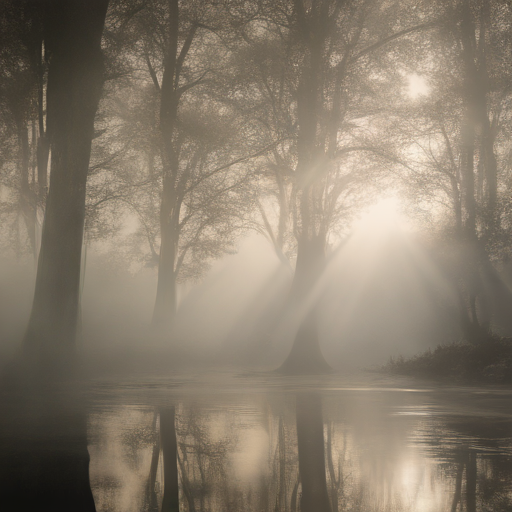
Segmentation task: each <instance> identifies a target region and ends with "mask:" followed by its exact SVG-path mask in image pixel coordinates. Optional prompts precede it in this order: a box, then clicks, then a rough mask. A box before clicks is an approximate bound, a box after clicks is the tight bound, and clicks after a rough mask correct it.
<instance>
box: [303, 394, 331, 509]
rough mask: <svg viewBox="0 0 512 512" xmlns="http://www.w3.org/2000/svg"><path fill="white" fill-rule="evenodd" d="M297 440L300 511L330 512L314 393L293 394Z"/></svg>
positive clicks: (319, 410) (318, 408)
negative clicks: (295, 397)
mask: <svg viewBox="0 0 512 512" xmlns="http://www.w3.org/2000/svg"><path fill="white" fill-rule="evenodd" d="M297 443H298V450H299V472H300V480H301V484H302V497H301V500H300V510H301V512H331V505H330V503H329V495H328V492H327V479H326V476H325V455H324V452H325V447H324V424H323V419H322V403H321V401H320V397H319V396H317V395H313V394H299V395H297Z"/></svg>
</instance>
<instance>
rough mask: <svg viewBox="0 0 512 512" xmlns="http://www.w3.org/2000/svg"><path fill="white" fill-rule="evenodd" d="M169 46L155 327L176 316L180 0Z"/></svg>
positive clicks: (174, 1) (173, 3)
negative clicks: (176, 144) (175, 135)
mask: <svg viewBox="0 0 512 512" xmlns="http://www.w3.org/2000/svg"><path fill="white" fill-rule="evenodd" d="M169 7H170V13H169V16H170V18H169V45H168V48H167V53H166V55H165V58H164V74H163V77H162V87H161V89H160V94H161V97H160V135H161V155H162V166H163V190H162V202H161V206H160V235H161V244H160V257H159V261H158V285H157V292H156V301H155V308H154V310H153V323H154V324H165V323H170V322H172V320H173V318H174V315H175V313H176V275H175V265H176V252H177V248H178V237H179V215H180V202H179V201H178V194H177V184H178V171H179V158H178V155H177V151H176V148H175V147H174V140H173V138H174V133H175V127H176V121H177V118H178V105H179V92H178V80H179V76H176V75H177V65H178V29H179V5H178V0H169Z"/></svg>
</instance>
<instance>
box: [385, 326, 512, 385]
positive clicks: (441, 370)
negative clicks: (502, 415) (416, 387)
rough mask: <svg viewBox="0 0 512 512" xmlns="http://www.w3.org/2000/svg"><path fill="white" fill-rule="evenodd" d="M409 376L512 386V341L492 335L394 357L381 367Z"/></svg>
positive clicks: (393, 373)
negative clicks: (416, 353) (412, 354)
mask: <svg viewBox="0 0 512 512" xmlns="http://www.w3.org/2000/svg"><path fill="white" fill-rule="evenodd" d="M381 370H382V371H384V372H386V373H389V374H392V375H407V376H412V377H420V378H427V379H429V380H436V381H443V382H452V383H453V382H456V383H460V384H497V385H507V386H510V385H512V338H503V337H499V336H496V335H490V336H489V337H488V338H487V339H486V340H485V341H483V342H481V343H478V344H470V343H467V342H454V343H451V344H448V345H438V346H437V347H436V348H435V349H429V350H427V351H426V352H423V353H422V354H419V355H416V356H414V357H411V358H409V359H405V358H403V357H402V356H399V357H397V358H390V360H389V361H388V363H387V364H386V365H384V366H383V367H382V368H381Z"/></svg>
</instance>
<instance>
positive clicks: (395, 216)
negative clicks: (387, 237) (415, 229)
mask: <svg viewBox="0 0 512 512" xmlns="http://www.w3.org/2000/svg"><path fill="white" fill-rule="evenodd" d="M404 228H407V219H406V218H405V217H404V216H403V215H401V213H400V201H399V200H398V198H396V197H394V196H392V197H385V198H382V199H380V200H379V201H377V202H376V203H375V204H373V205H372V206H370V207H369V208H368V210H367V211H366V213H364V214H363V215H362V216H361V217H360V219H359V220H357V221H356V222H355V223H354V232H365V233H372V234H378V233H381V234H382V233H387V232H389V231H395V230H400V229H404Z"/></svg>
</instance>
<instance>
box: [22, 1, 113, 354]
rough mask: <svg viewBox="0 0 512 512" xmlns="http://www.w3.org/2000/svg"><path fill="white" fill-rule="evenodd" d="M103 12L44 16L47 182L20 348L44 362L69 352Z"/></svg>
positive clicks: (66, 9) (55, 5)
mask: <svg viewBox="0 0 512 512" xmlns="http://www.w3.org/2000/svg"><path fill="white" fill-rule="evenodd" d="M107 5H108V0H87V1H86V0H73V1H68V0H53V1H51V2H48V3H47V9H46V12H45V20H44V23H45V25H44V29H45V34H44V37H45V48H46V51H47V52H48V54H49V56H50V60H49V70H48V88H47V112H48V114H47V126H48V134H49V137H50V145H51V153H52V158H51V183H50V189H49V193H48V200H47V207H46V216H45V221H44V227H43V233H42V241H41V250H40V254H39V261H38V269H37V278H36V286H35V293H34V302H33V305H32V313H31V316H30V320H29V324H28V328H27V332H26V334H25V338H24V347H25V349H26V351H27V352H29V353H31V354H37V355H38V356H43V355H47V356H49V359H54V358H56V357H57V356H58V355H61V354H62V353H64V352H68V353H72V352H73V349H74V346H75V339H76V332H77V321H78V309H79V308H78V302H79V285H80V260H81V253H82V239H83V228H84V217H85V187H86V181H87V172H88V168H89V159H90V153H91V141H92V138H93V133H94V117H95V115H96V110H97V107H98V103H99V100H100V96H101V90H102V86H103V57H102V51H101V36H102V31H103V26H104V23H105V16H106V11H107Z"/></svg>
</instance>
